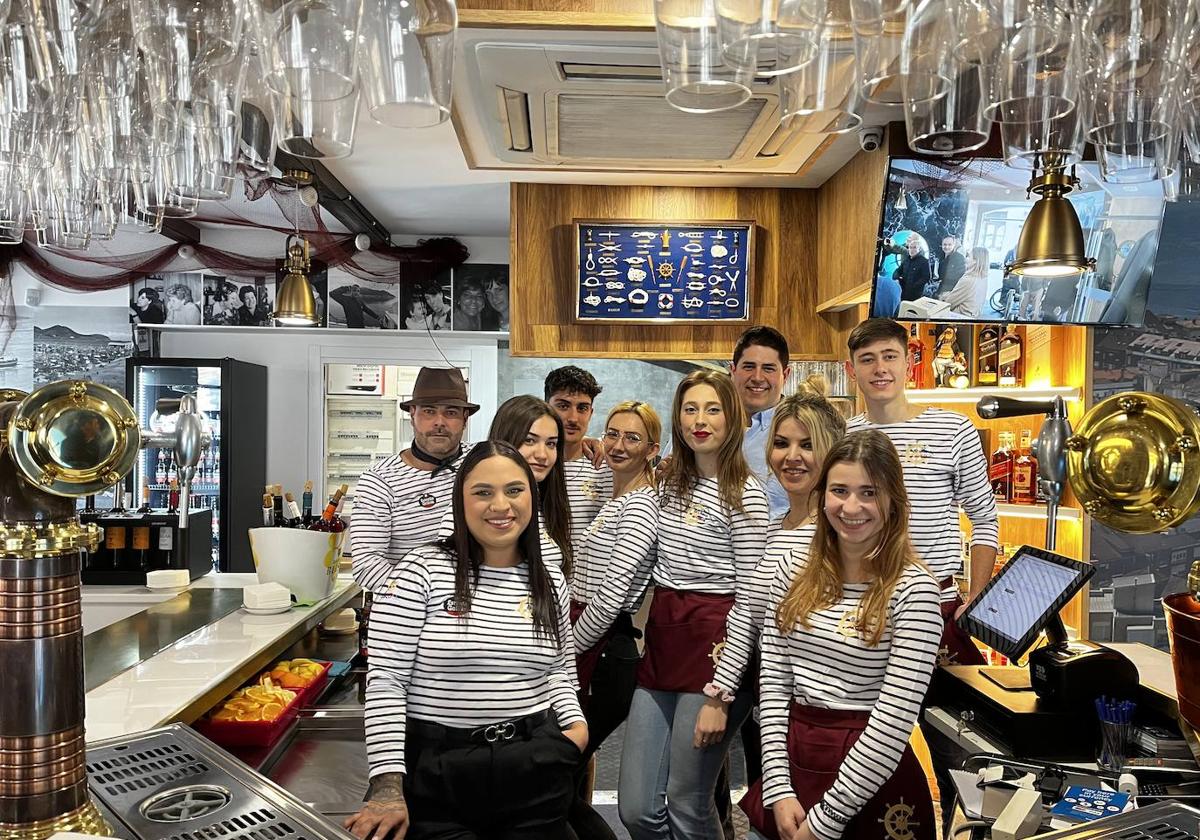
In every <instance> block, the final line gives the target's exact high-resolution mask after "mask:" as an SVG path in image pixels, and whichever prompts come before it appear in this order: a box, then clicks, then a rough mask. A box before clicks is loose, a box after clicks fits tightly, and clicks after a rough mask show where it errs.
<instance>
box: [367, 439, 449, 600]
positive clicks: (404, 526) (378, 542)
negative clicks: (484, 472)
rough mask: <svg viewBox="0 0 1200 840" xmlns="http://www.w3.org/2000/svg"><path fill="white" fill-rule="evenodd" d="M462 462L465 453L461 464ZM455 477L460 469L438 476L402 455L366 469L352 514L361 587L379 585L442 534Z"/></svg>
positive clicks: (370, 588)
mask: <svg viewBox="0 0 1200 840" xmlns="http://www.w3.org/2000/svg"><path fill="white" fill-rule="evenodd" d="M464 457H465V456H464ZM460 464H462V458H460V459H459V460H458V461H456V462H455V464H454V467H455V469H457V467H458V466H459V465H460ZM454 476H455V471H454V469H447V470H441V471H439V472H438V474H437V475H436V476H435V475H434V474H433V472H432V471H429V470H419V469H417V468H416V467H411V466H409V465H408V464H407V463H406V462H405V460H404V458H403V456H402V455H393V456H392V457H391V458H388V459H387V460H386V461H380V462H379V463H378V464H376V465H375V466H373V467H372V468H371V469H369V470H367V471H366V472H365V473H363V474H362V477H361V478H359V480H358V485H357V486H356V487H355V490H354V515H353V516H352V517H351V519H350V548H351V552H352V556H353V558H354V563H353V569H354V580H355V581H356V582H357V583H358V585H359V586H361V587H362V588H363V589H366V590H368V591H373V590H375V589H377V588H378V587H379V586H380V585H381V584H382V583H383V582H384V581H386V580H387V577H388V575H389V574H390V573H391V571H392V569H393V568H394V567H395V564H396V563H398V562H399V561H400V559H401V558H402V557H404V556H405V555H406V554H408V552H410V551H412V550H413V549H414V548H416V547H417V546H419V545H425V544H426V543H431V542H433V541H434V540H435V539H437V535H438V524H439V523H440V522H441V521H442V516H443V514H445V512H446V511H448V510H450V508H451V499H452V497H453V492H454Z"/></svg>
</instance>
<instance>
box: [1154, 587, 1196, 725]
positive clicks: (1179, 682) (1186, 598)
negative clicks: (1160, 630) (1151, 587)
mask: <svg viewBox="0 0 1200 840" xmlns="http://www.w3.org/2000/svg"><path fill="white" fill-rule="evenodd" d="M1163 609H1164V610H1165V611H1166V613H1167V634H1168V635H1169V636H1170V638H1171V661H1172V662H1173V663H1174V665H1175V693H1176V694H1178V695H1179V716H1180V717H1182V718H1183V719H1184V720H1186V721H1187V722H1188V723H1189V724H1190V725H1191V727H1192V729H1195V730H1197V731H1200V602H1198V601H1197V600H1196V598H1195V597H1194V596H1193V595H1191V594H1190V593H1188V592H1181V593H1179V594H1177V595H1168V596H1167V597H1165V598H1163Z"/></svg>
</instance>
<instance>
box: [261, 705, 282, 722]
mask: <svg viewBox="0 0 1200 840" xmlns="http://www.w3.org/2000/svg"><path fill="white" fill-rule="evenodd" d="M281 714H283V706H282V705H281V704H279V703H267V704H266V705H265V706H263V707H262V719H263V720H267V721H270V720H275V719H276V718H278V717H279V716H280V715H281Z"/></svg>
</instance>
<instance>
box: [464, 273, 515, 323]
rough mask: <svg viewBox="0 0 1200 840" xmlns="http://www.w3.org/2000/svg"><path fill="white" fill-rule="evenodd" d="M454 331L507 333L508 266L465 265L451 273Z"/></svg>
mask: <svg viewBox="0 0 1200 840" xmlns="http://www.w3.org/2000/svg"><path fill="white" fill-rule="evenodd" d="M453 297H454V329H456V330H470V331H482V332H507V331H508V266H507V265H503V264H498V263H468V264H466V265H460V266H458V267H457V268H455V269H454V295H453Z"/></svg>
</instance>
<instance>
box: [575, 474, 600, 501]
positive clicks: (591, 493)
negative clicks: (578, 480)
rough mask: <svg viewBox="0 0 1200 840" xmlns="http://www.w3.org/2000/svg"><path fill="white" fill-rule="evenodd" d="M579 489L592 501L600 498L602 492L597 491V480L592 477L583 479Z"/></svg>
mask: <svg viewBox="0 0 1200 840" xmlns="http://www.w3.org/2000/svg"><path fill="white" fill-rule="evenodd" d="M579 491H580V492H581V493H583V495H584V496H586V497H588V498H589V499H591V500H592V501H595V500H596V499H599V498H600V494H599V493H597V492H596V482H595V481H594V480H592V479H590V478H585V479H584V480H583V483H582V484H580V485H579Z"/></svg>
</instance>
